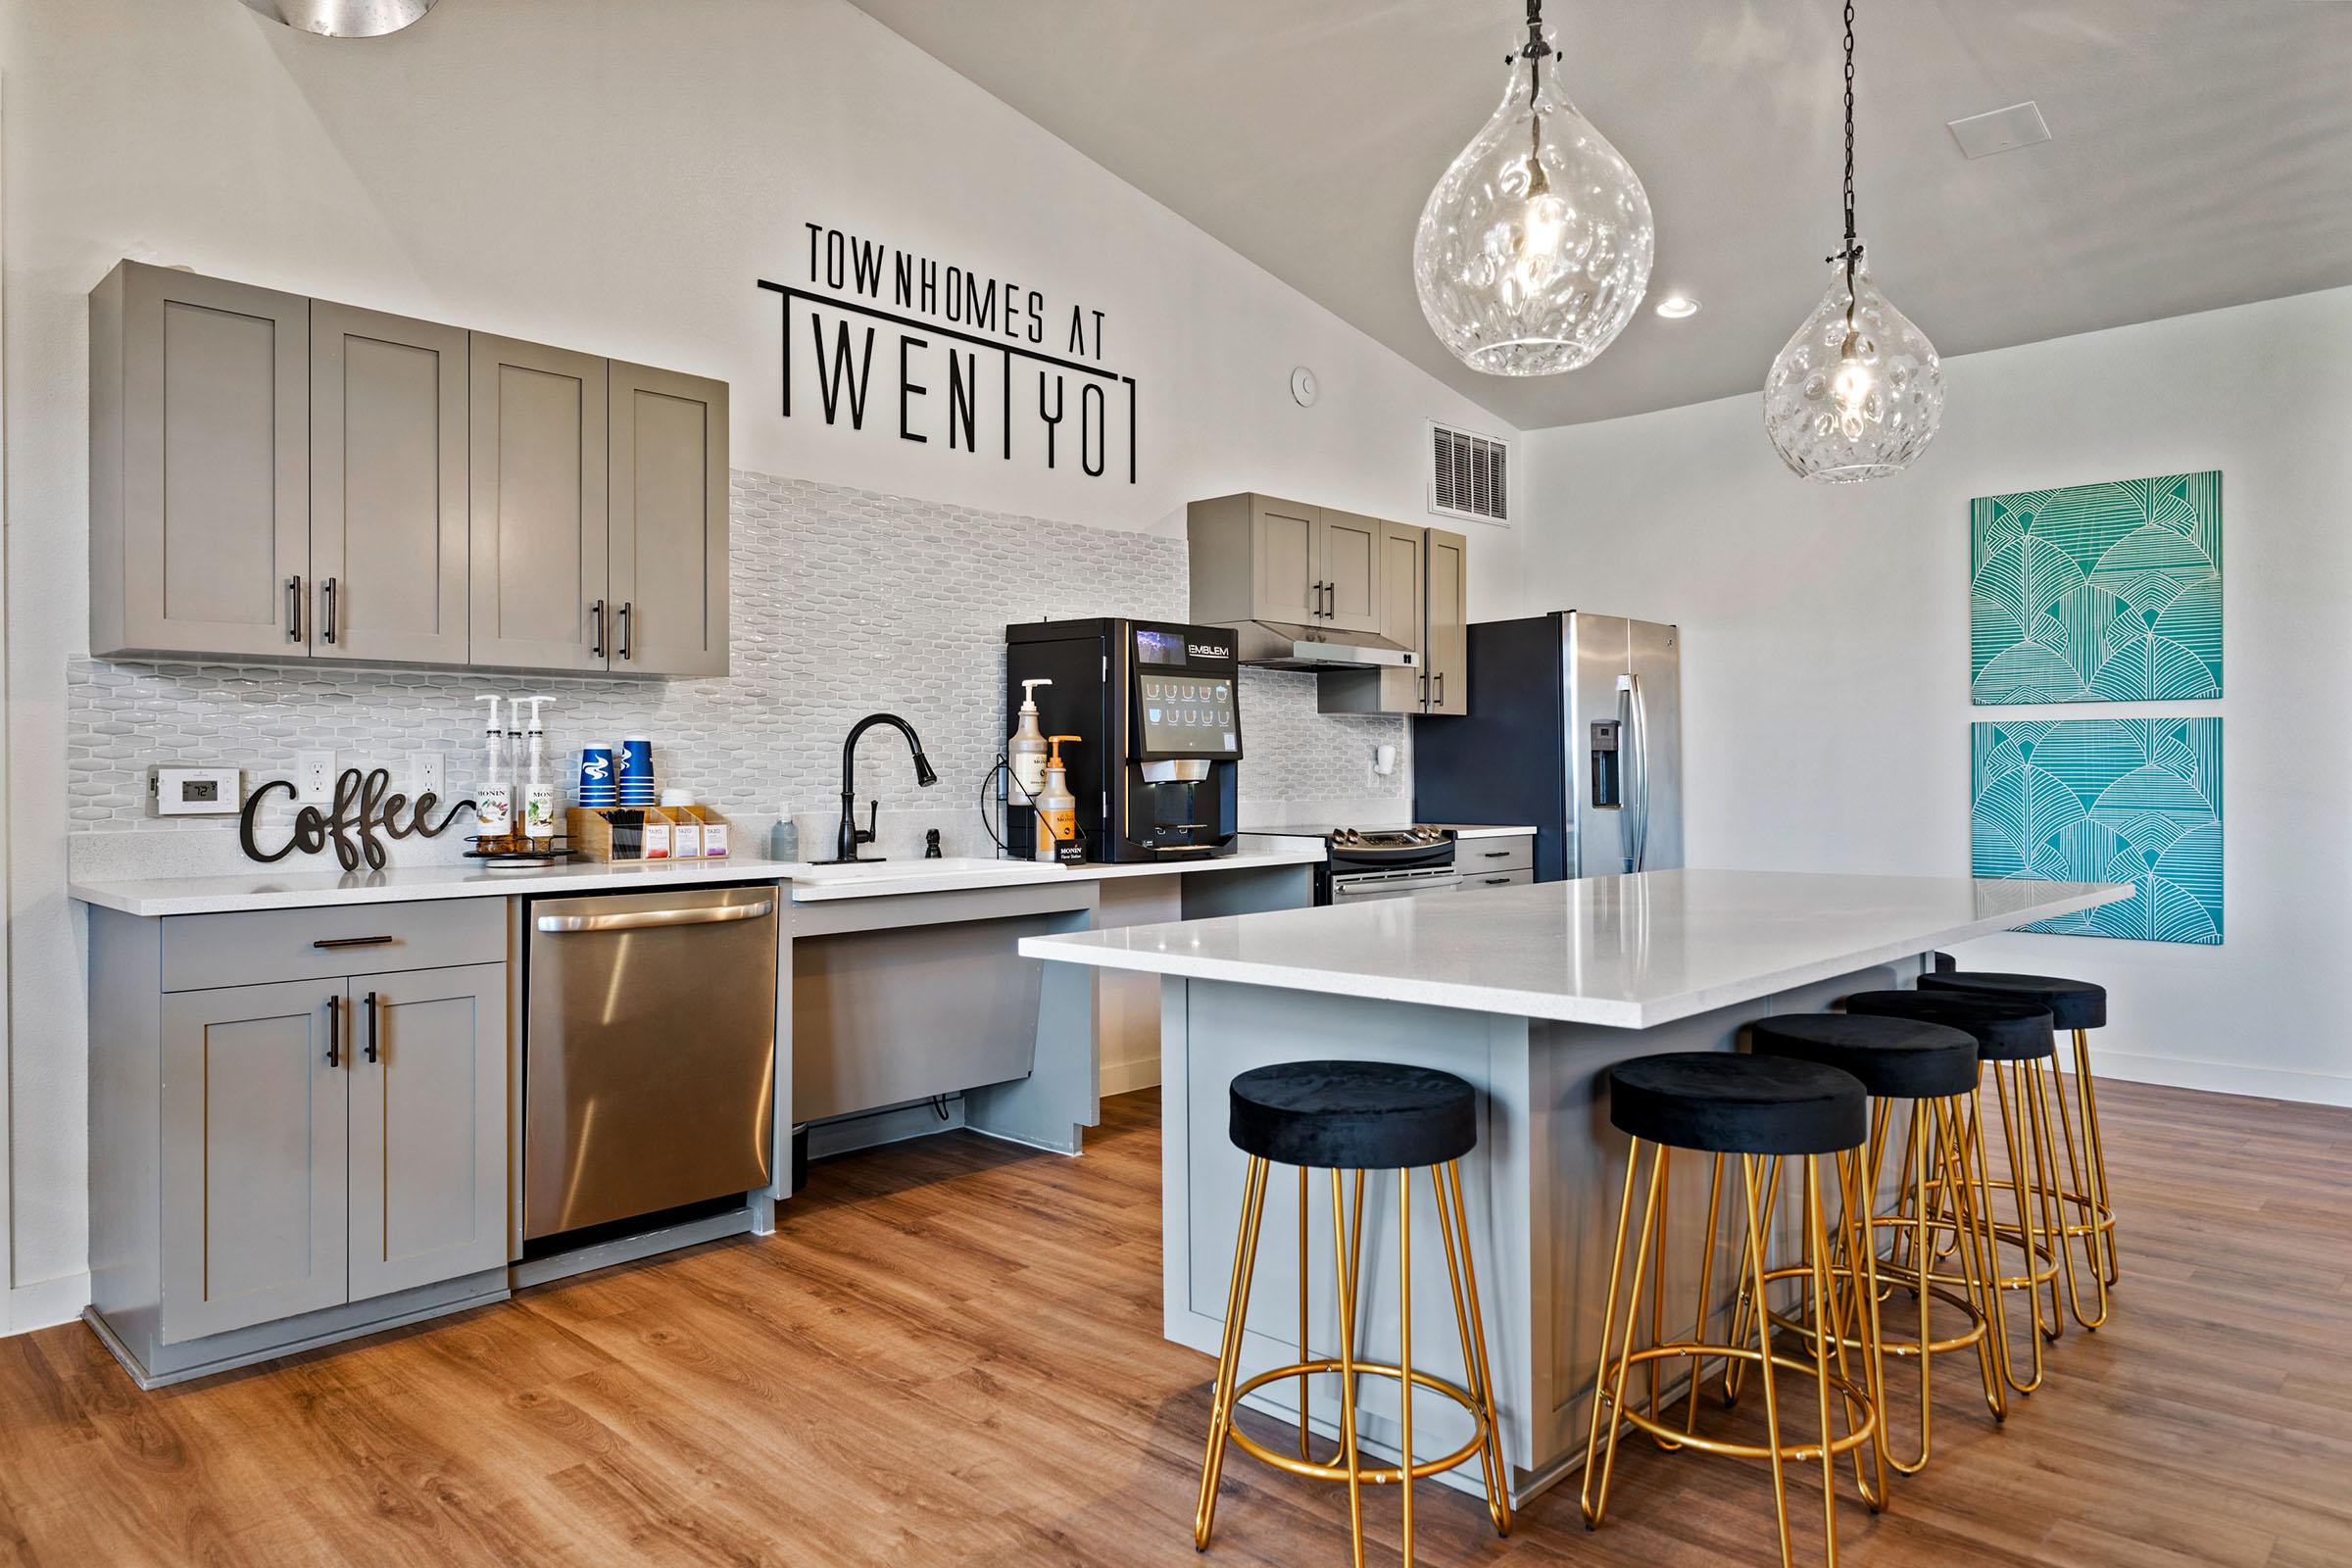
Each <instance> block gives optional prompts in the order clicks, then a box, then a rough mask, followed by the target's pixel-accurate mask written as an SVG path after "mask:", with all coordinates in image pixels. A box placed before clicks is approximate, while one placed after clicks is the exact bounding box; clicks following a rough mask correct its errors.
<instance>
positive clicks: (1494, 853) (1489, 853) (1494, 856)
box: [1478, 850, 1511, 860]
mask: <svg viewBox="0 0 2352 1568" xmlns="http://www.w3.org/2000/svg"><path fill="white" fill-rule="evenodd" d="M1478 853H1479V854H1481V855H1483V856H1485V857H1486V858H1488V859H1490V860H1499V859H1501V858H1503V857H1504V856H1506V855H1508V854H1510V853H1511V852H1510V851H1508V850H1481V851H1479V852H1478Z"/></svg>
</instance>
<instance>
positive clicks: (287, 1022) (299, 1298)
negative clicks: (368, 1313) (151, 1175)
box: [160, 980, 350, 1344]
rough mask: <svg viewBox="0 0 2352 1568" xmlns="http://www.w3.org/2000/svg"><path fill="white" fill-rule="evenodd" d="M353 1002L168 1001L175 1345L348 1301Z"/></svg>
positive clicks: (285, 990) (305, 989)
mask: <svg viewBox="0 0 2352 1568" xmlns="http://www.w3.org/2000/svg"><path fill="white" fill-rule="evenodd" d="M330 999H332V1001H331V1005H330ZM345 1000H346V998H345V991H344V985H343V982H342V981H341V980H334V981H297V982H294V983H291V984H287V985H267V986H229V987H225V988H223V989H221V990H217V991H181V992H174V993H172V994H170V995H168V996H166V997H165V998H164V999H163V1019H162V1073H163V1081H162V1084H161V1086H160V1093H161V1102H162V1103H161V1117H162V1137H161V1142H162V1159H163V1180H162V1188H163V1191H162V1193H161V1195H160V1197H161V1201H162V1211H161V1213H162V1226H163V1237H162V1242H163V1248H162V1250H163V1338H164V1340H165V1341H166V1343H170V1344H177V1343H179V1342H181V1341H186V1340H194V1339H202V1338H203V1337H205V1336H206V1335H209V1334H221V1333H225V1332H226V1331H228V1330H230V1329H240V1328H245V1327H247V1326H249V1325H251V1324H255V1323H267V1322H270V1321H272V1320H274V1319H277V1318H287V1317H294V1316H296V1315H298V1314H300V1313H303V1312H314V1311H317V1310H318V1309H319V1308H320V1307H325V1306H333V1305H336V1304H337V1303H339V1302H341V1301H343V1300H344V1299H346V1294H347V1273H346V1257H347V1250H348V1243H349V1239H350V1238H349V1231H348V1226H349V1217H348V1211H347V1207H346V1202H347V1193H348V1178H349V1170H350V1166H349V1161H348V1159H347V1152H348V1147H349V1146H348V1143H347V1131H348V1128H347V1123H348V1118H349V1114H350V1071H349V1056H348V1054H347V1045H348V1042H347V1039H346V1038H344V1036H343V1029H344V1027H345V1026H347V1025H348V1023H349V1021H350V1020H349V1013H348V1009H347V1008H346V1007H345V1005H344V1003H345ZM330 1058H331V1059H330Z"/></svg>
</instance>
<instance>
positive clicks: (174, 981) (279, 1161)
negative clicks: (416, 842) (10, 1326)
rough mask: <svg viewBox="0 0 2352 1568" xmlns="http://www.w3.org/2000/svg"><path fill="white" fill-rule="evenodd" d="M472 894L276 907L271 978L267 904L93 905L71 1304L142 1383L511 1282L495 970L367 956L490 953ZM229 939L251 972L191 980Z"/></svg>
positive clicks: (497, 965) (500, 1000) (484, 1295)
mask: <svg viewBox="0 0 2352 1568" xmlns="http://www.w3.org/2000/svg"><path fill="white" fill-rule="evenodd" d="M477 903H478V904H481V905H485V906H487V905H493V904H500V903H503V901H460V903H459V904H458V905H456V906H448V907H444V906H437V905H433V904H418V905H412V906H399V907H391V908H381V907H379V908H375V909H368V908H365V907H360V908H332V909H307V910H297V911H286V912H287V913H291V914H295V915H299V916H301V917H303V918H304V919H306V920H307V922H308V929H309V930H310V932H311V933H312V935H311V939H310V940H309V941H306V942H305V943H303V944H302V946H303V948H304V949H305V950H306V957H305V960H294V959H288V960H287V962H286V966H285V967H283V968H281V970H280V972H281V973H284V974H288V975H294V976H299V978H287V979H279V980H270V981H266V982H252V981H251V980H250V976H251V974H252V972H253V970H254V969H256V968H259V967H262V965H261V964H260V963H258V962H254V961H251V956H254V955H257V954H261V955H266V954H268V953H270V952H271V951H273V949H274V947H275V946H277V945H282V943H283V940H284V932H283V930H282V929H281V927H282V925H283V922H284V915H283V914H207V915H185V916H172V917H170V918H167V919H163V920H152V919H138V918H135V917H132V916H129V915H123V914H119V913H116V912H114V911H111V910H106V909H93V910H92V911H91V925H90V965H91V1004H90V1207H91V1215H90V1231H91V1242H90V1251H91V1302H92V1305H91V1313H90V1316H91V1320H92V1322H93V1323H94V1324H95V1325H96V1326H97V1327H98V1328H99V1329H100V1331H101V1333H102V1335H103V1336H104V1337H105V1338H106V1339H107V1341H108V1343H109V1344H110V1345H112V1346H113V1347H114V1348H115V1349H116V1350H117V1353H118V1354H120V1355H121V1356H122V1357H123V1360H124V1361H125V1363H126V1364H127V1365H128V1366H129V1367H130V1369H131V1370H132V1372H133V1373H134V1375H136V1376H137V1377H139V1378H140V1380H141V1381H142V1382H144V1383H147V1384H149V1385H153V1384H156V1383H163V1382H172V1381H177V1380H179V1379H181V1378H186V1377H194V1376H201V1375H204V1374H205V1373H209V1372H214V1371H220V1370H223V1369H225V1368H227V1367H231V1366H237V1365H242V1364H245V1363H247V1362H250V1361H254V1360H259V1359H262V1358H264V1357H266V1356H269V1355H272V1354H278V1353H283V1352H284V1351H286V1350H289V1349H294V1348H302V1347H305V1346H309V1345H315V1344H323V1343H327V1342H329V1341H331V1340H334V1339H340V1338H348V1337H349V1336H351V1335H353V1334H357V1333H364V1332H367V1331H368V1330H370V1329H374V1328H381V1327H385V1326H387V1325H389V1324H391V1323H396V1322H405V1321H410V1320H413V1319H414V1318H417V1317H420V1316H426V1315H430V1314H431V1313H433V1312H436V1311H442V1310H448V1309H451V1308H452V1307H455V1306H462V1305H469V1304H472V1303H474V1302H476V1301H481V1300H490V1299H498V1298H500V1297H503V1296H505V1295H506V1294H507V1277H506V1263H507V1260H508V1255H509V1253H508V1235H509V1232H508V1213H509V1207H508V1172H509V1161H508V1149H509V1138H510V1127H511V1118H510V1115H509V1109H508V1085H509V1083H510V1066H511V1061H510V1052H509V1040H508V1027H507V1007H508V988H507V966H506V964H505V963H504V962H503V961H498V962H489V963H466V964H451V965H446V966H440V967H430V968H415V969H377V968H375V966H374V965H375V963H377V962H380V961H381V959H380V955H382V954H384V953H386V952H387V951H402V950H405V951H410V952H428V951H430V948H431V939H432V937H433V935H434V933H435V932H436V931H437V930H443V929H450V928H465V929H467V930H472V929H475V928H477V927H478V928H480V929H481V930H485V931H488V932H490V933H492V934H493V937H494V941H493V944H492V945H491V946H489V948H488V951H490V952H492V953H497V954H501V955H502V956H503V954H504V952H505V948H504V943H503V938H497V937H496V933H497V932H498V931H499V930H500V926H499V923H498V920H497V913H498V911H497V910H496V909H494V908H483V909H481V910H478V911H477V910H475V909H468V908H466V907H465V906H466V905H467V904H477ZM477 914H478V916H479V917H478V918H477V917H476V916H477ZM476 951H477V952H478V951H480V949H479V948H477V949H476ZM232 952H233V953H240V954H244V955H247V956H248V961H245V962H243V963H242V964H221V965H220V966H219V967H220V971H221V973H222V974H223V975H231V976H234V977H236V978H237V979H239V980H240V981H245V982H248V983H235V984H226V985H212V986H206V985H191V984H190V983H189V982H191V981H200V980H202V979H205V978H208V976H206V975H204V974H202V973H198V972H196V971H195V969H194V967H193V965H192V963H191V960H192V959H194V958H196V957H198V956H202V955H205V954H208V953H211V954H226V953H232ZM335 955H340V956H342V957H343V958H344V960H345V962H344V967H345V968H346V969H347V970H349V971H351V972H349V973H342V974H335V975H331V976H330V975H322V974H319V973H317V972H315V969H314V968H313V967H311V966H310V964H309V962H308V960H309V959H314V958H316V957H318V956H335Z"/></svg>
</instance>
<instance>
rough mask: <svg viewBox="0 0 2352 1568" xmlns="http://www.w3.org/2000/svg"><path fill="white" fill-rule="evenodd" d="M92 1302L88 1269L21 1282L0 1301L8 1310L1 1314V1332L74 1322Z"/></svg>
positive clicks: (23, 1330) (16, 1332) (9, 1332)
mask: <svg viewBox="0 0 2352 1568" xmlns="http://www.w3.org/2000/svg"><path fill="white" fill-rule="evenodd" d="M89 1304H90V1276H89V1275H88V1274H87V1273H81V1274H61V1275H59V1276H58V1277H57V1278H56V1279H53V1280H39V1281H36V1282H35V1283H33V1284H31V1285H20V1286H18V1287H16V1288H15V1289H14V1290H12V1291H10V1292H9V1293H8V1299H7V1300H6V1301H5V1302H0V1310H5V1311H6V1313H7V1316H6V1317H5V1318H0V1334H28V1333H30V1332H31V1331H32V1330H34V1329H46V1328H54V1327H56V1326H57V1325H58V1324H60V1323H71V1322H73V1320H74V1319H75V1318H77V1317H79V1316H81V1309H82V1308H83V1307H85V1306H87V1305H89Z"/></svg>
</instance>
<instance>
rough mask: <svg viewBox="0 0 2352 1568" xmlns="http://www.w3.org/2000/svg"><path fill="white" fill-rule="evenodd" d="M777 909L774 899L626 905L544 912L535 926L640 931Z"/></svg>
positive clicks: (561, 930)
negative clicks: (600, 910) (605, 910)
mask: <svg viewBox="0 0 2352 1568" xmlns="http://www.w3.org/2000/svg"><path fill="white" fill-rule="evenodd" d="M775 912H776V905H775V901H774V900H773V899H761V900H760V901H758V902H757V903H754V904H716V905H712V906H711V907H708V908H700V909H626V910H623V911H621V912H620V913H617V914H543V915H541V916H539V918H538V920H537V922H536V923H537V925H538V928H539V929H540V930H542V931H545V932H548V933H550V934H555V935H561V934H566V933H570V932H575V931H643V930H646V929H648V928H649V927H654V926H670V925H723V924H725V923H727V922H728V921H730V920H761V919H765V918H766V917H767V916H769V915H771V914H773V913H775Z"/></svg>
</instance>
